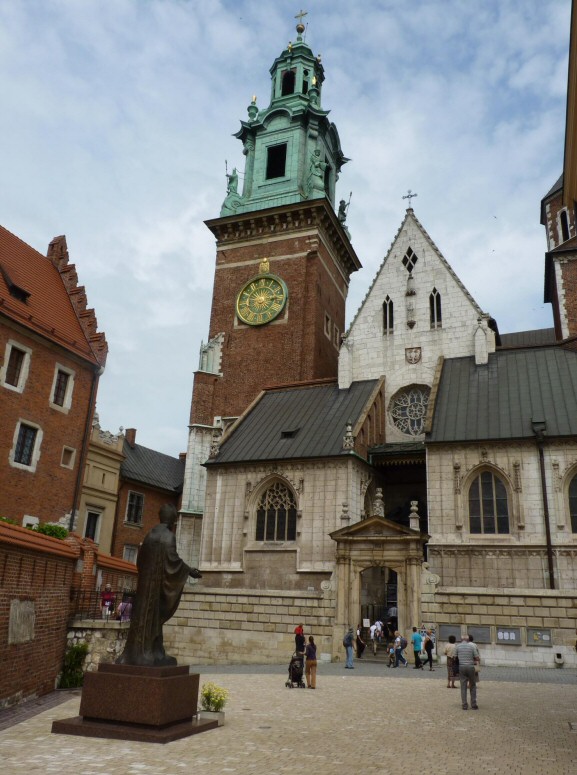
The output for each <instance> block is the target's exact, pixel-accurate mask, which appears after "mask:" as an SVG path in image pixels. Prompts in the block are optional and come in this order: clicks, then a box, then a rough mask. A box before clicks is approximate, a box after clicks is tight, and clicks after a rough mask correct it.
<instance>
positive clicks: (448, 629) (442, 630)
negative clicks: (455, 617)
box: [439, 624, 461, 642]
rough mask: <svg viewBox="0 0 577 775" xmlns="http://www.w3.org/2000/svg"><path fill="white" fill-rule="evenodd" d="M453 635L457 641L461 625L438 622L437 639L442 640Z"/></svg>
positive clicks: (459, 636)
mask: <svg viewBox="0 0 577 775" xmlns="http://www.w3.org/2000/svg"><path fill="white" fill-rule="evenodd" d="M450 635H454V636H455V638H456V639H457V641H460V640H461V625H460V624H440V625H439V640H440V641H442V642H444V641H446V640H449V636H450Z"/></svg>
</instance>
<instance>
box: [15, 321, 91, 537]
mask: <svg viewBox="0 0 577 775" xmlns="http://www.w3.org/2000/svg"><path fill="white" fill-rule="evenodd" d="M8 340H11V341H13V342H14V343H16V344H17V345H18V344H20V345H22V346H23V347H25V348H29V349H30V350H31V351H32V353H31V356H30V369H29V373H28V378H27V380H26V383H25V386H24V390H23V391H22V392H21V393H20V392H16V391H14V390H10V389H9V388H7V387H5V386H4V385H3V384H0V402H1V407H2V411H1V412H0V461H1V462H0V516H3V517H7V518H10V519H14V520H16V521H17V522H21V520H22V518H23V516H24V515H31V516H36V517H38V518H39V520H40V521H41V522H48V521H58V520H59V519H61V518H63V517H64V516H65V515H66V514H68V513H69V512H70V509H71V508H72V506H73V499H74V488H75V485H76V480H77V475H78V466H79V465H80V464H81V451H82V440H83V435H84V429H85V427H86V422H87V411H88V407H89V399H90V390H91V387H92V380H93V369H92V368H90V367H88V366H87V365H86V364H83V363H82V362H81V361H79V360H77V359H73V358H72V357H70V356H69V355H67V354H66V353H65V351H64V350H62V349H60V348H57V347H56V346H54V345H48V344H47V343H44V342H43V341H42V340H41V339H40V338H37V337H35V338H33V337H32V336H30V335H27V334H24V333H22V332H21V331H20V330H18V329H15V328H13V327H12V326H8V325H5V324H3V323H1V324H0V365H1V364H2V362H3V359H4V357H5V353H6V343H7V342H8ZM57 363H58V364H60V365H62V366H64V367H66V368H67V369H71V370H72V371H74V374H75V375H74V392H73V395H72V404H71V407H70V409H69V410H68V411H67V412H64V411H61V410H59V409H57V408H54V407H53V406H51V405H50V399H51V390H52V385H53V381H54V374H55V368H56V364H57ZM19 421H23V422H29V423H31V424H32V425H37V426H39V427H40V428H41V430H42V432H43V438H42V443H41V447H40V457H39V460H38V463H37V466H36V470H35V471H30V470H24V469H20V468H16V467H14V466H13V465H10V463H9V462H8V461H9V455H10V450H11V449H12V446H13V443H14V434H15V431H16V427H17V425H18V423H19ZM65 446H66V447H70V448H71V449H73V450H75V459H74V464H73V467H72V468H70V467H65V466H63V465H62V453H63V447H65Z"/></svg>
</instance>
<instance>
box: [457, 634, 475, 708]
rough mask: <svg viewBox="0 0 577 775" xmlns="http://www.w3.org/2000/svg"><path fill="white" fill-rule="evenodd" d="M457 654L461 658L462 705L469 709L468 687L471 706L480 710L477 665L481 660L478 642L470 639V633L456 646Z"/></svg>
mask: <svg viewBox="0 0 577 775" xmlns="http://www.w3.org/2000/svg"><path fill="white" fill-rule="evenodd" d="M455 656H456V657H457V659H458V660H459V682H460V684H461V705H462V707H463V710H467V709H468V707H469V705H468V703H467V688H469V691H470V692H471V708H472V709H473V710H478V708H479V706H478V705H477V682H476V680H475V665H478V664H479V663H480V661H481V659H480V656H479V649H478V648H477V644H476V643H473V641H470V640H469V636H468V635H463V638H462V640H461V642H460V643H459V644H458V645H457V646H456V647H455Z"/></svg>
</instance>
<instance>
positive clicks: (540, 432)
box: [531, 419, 555, 589]
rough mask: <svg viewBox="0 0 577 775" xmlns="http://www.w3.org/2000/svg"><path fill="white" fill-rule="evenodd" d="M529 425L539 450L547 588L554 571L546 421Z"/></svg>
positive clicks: (552, 587)
mask: <svg viewBox="0 0 577 775" xmlns="http://www.w3.org/2000/svg"><path fill="white" fill-rule="evenodd" d="M531 425H532V427H533V433H534V434H535V441H536V442H537V449H538V451H539V469H540V471H541V494H542V497H543V517H544V519H545V540H546V542H547V568H548V571H549V589H555V571H554V567H553V545H552V543H551V522H550V518H549V503H548V500H547V480H546V478H545V456H544V454H543V446H544V444H545V434H546V430H547V423H546V422H545V420H540V419H537V420H536V419H532V420H531Z"/></svg>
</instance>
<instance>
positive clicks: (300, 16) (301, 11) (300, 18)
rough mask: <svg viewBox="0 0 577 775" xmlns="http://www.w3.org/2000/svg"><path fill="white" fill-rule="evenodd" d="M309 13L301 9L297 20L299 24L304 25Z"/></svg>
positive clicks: (296, 17)
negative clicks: (304, 19)
mask: <svg viewBox="0 0 577 775" xmlns="http://www.w3.org/2000/svg"><path fill="white" fill-rule="evenodd" d="M308 13H309V12H308V11H303V9H302V8H301V10H300V13H297V14H296V16H295V19H298V20H299V24H302V23H303V18H304V17H305V16H308Z"/></svg>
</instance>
